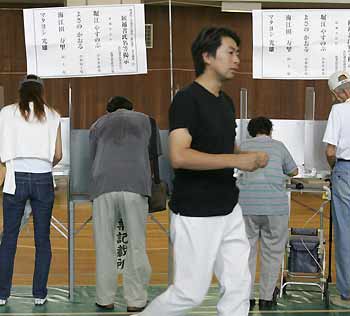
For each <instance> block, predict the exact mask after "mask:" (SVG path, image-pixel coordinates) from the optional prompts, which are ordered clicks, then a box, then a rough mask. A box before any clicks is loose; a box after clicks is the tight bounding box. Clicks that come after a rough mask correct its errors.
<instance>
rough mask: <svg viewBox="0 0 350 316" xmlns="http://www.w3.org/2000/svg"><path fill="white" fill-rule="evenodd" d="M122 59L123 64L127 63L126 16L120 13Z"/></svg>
mask: <svg viewBox="0 0 350 316" xmlns="http://www.w3.org/2000/svg"><path fill="white" fill-rule="evenodd" d="M121 20H122V59H123V63H124V65H128V64H129V62H130V61H129V41H128V33H129V31H128V29H129V28H128V17H127V16H126V15H122V17H121Z"/></svg>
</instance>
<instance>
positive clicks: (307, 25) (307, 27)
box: [304, 14, 310, 76]
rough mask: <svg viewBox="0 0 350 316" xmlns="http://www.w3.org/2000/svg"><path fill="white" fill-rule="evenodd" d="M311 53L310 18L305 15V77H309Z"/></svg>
mask: <svg viewBox="0 0 350 316" xmlns="http://www.w3.org/2000/svg"><path fill="white" fill-rule="evenodd" d="M309 53H310V18H309V15H308V14H305V15H304V75H305V76H308V75H309Z"/></svg>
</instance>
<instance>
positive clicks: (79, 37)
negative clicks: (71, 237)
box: [76, 11, 85, 74]
mask: <svg viewBox="0 0 350 316" xmlns="http://www.w3.org/2000/svg"><path fill="white" fill-rule="evenodd" d="M76 44H77V48H78V50H79V53H78V54H79V73H80V74H84V73H85V64H84V55H83V53H82V50H83V49H84V33H83V24H82V18H81V12H80V11H77V12H76Z"/></svg>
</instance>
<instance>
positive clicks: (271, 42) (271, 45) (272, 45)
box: [268, 15, 275, 53]
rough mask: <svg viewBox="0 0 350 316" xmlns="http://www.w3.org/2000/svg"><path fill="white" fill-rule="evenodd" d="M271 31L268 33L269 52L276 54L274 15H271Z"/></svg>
mask: <svg viewBox="0 0 350 316" xmlns="http://www.w3.org/2000/svg"><path fill="white" fill-rule="evenodd" d="M268 18H269V22H268V23H269V31H268V36H269V48H268V50H269V52H270V53H274V52H275V41H274V38H273V37H274V15H269V16H268Z"/></svg>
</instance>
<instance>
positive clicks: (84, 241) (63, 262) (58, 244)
mask: <svg viewBox="0 0 350 316" xmlns="http://www.w3.org/2000/svg"><path fill="white" fill-rule="evenodd" d="M66 192H67V179H66V178H65V177H58V178H57V188H56V200H55V206H54V211H53V216H54V217H55V218H56V219H58V220H59V221H60V222H61V223H63V225H65V226H66V227H67V218H68V217H67V202H66V201H67V196H66ZM0 203H1V204H0V205H1V206H0V208H1V210H0V225H1V226H2V200H1V197H0ZM321 203H322V200H321V195H320V194H311V193H303V194H301V193H292V212H291V220H290V226H291V227H304V226H305V223H307V224H306V226H305V227H319V215H318V214H317V213H316V211H317V209H318V208H319V206H320V204H321ZM90 216H91V205H90V204H89V203H85V204H77V206H76V215H75V219H76V225H75V228H76V229H78V228H80V227H81V225H82V224H83V223H84V222H85V221H86V219H88V218H89V217H90ZM155 216H156V218H157V219H158V221H159V222H160V223H161V224H162V225H164V226H165V227H166V228H168V212H167V211H164V212H159V213H156V214H155ZM312 216H314V217H313V218H312ZM324 219H325V238H326V240H327V254H328V245H329V243H328V240H329V238H328V227H329V226H328V223H329V206H327V207H326V208H325V218H324ZM51 243H52V250H53V258H52V265H51V272H50V277H49V286H50V288H51V289H50V297H51V296H52V292H55V291H56V292H57V293H58V294H57V297H60V296H61V300H60V299H58V301H61V302H65V303H64V304H68V305H67V306H66V307H67V309H65V307H64V308H63V310H61V309H58V310H57V311H55V308H54V307H52V308H53V310H52V312H51V311H49V310H45V311H44V310H41V312H40V310H33V311H32V310H31V311H30V313H28V314H26V313H23V309H22V312H20V311H16V308H14V307H13V306H15V305H14V304H15V302H16V303H18V302H19V300H17V301H16V293H17V292H19V293H21V291H22V292H23V291H24V292H25V293H27V294H26V295H27V296H28V295H29V294H30V292H31V291H30V287H28V286H30V285H31V283H32V274H33V269H34V243H33V227H32V221H31V220H30V221H29V224H28V225H27V226H26V227H25V229H24V230H23V231H22V232H21V235H20V238H19V240H18V247H17V255H16V263H15V274H14V280H13V285H14V288H15V290H14V293H15V296H14V299H13V303H12V305H11V304H10V303H9V306H10V307H12V310H11V308H10V307H9V306H8V307H7V310H4V308H2V309H0V315H3V314H7V315H32V314H31V313H32V312H33V313H35V314H37V313H39V314H40V313H41V315H49V314H50V315H97V314H99V313H100V311H96V309H95V308H94V307H92V310H91V308H90V309H89V312H88V311H85V312H82V311H79V310H78V309H74V308H73V307H71V309H70V307H68V306H69V302H68V300H67V298H66V289H67V284H68V272H67V271H68V264H67V262H68V248H67V240H66V239H65V238H64V237H62V236H61V235H60V233H59V232H57V231H56V230H55V229H54V228H53V227H52V229H51ZM75 246H76V249H75V258H76V266H75V276H76V285H77V286H79V288H78V296H79V297H83V296H84V295H85V296H86V297H90V295H93V296H94V294H93V293H92V292H94V287H93V286H94V284H95V253H94V243H93V236H92V223H91V222H89V223H88V224H87V225H86V226H85V227H84V228H83V229H82V230H81V231H80V232H79V234H78V235H77V236H76V240H75ZM147 250H148V254H149V257H150V262H151V265H152V269H153V273H152V279H151V285H152V287H151V290H150V291H151V294H150V296H151V297H153V296H154V295H156V294H158V293H159V292H161V291H163V290H164V289H165V288H166V284H167V280H168V275H167V270H168V268H167V267H168V240H167V236H166V234H165V233H164V232H163V231H162V230H161V228H160V227H159V226H158V225H157V224H156V223H154V222H153V221H152V220H151V219H150V218H149V220H148V223H147ZM332 259H333V264H332V279H333V281H334V280H335V265H334V247H333V253H332ZM326 271H328V260H327V267H326ZM258 281H259V272H258V273H257V278H256V282H258ZM22 286H26V287H24V288H23V287H22ZM332 291H333V292H334V287H333V288H332ZM216 292H217V287H216V282H215V279H214V280H213V288H212V289H211V290H210V292H209V295H208V297H209V299H207V300H206V303H205V304H204V305H203V306H202V307H201V308H199V309H196V310H195V311H194V312H193V315H195V314H196V315H214V314H216V312H215V308H214V307H215V302H216V301H217V296H218V293H216ZM306 293H307V292H306ZM334 293H335V292H334ZM26 295H24V296H23V295H22V294H19V298H20V300H21V301H24V302H26V300H29V297H28V298H27V299H26V298H25V297H26ZM293 295H295V294H293ZM29 296H30V295H29ZM23 297H24V299H23ZM213 298H214V300H213ZM305 299H306V300H307V299H308V295H306V296H305V295H301V296H300V297H299V298H298V295H297V296H295V299H294V301H295V302H294V303H295V304H297V303H298V302H299V303H302V304H301V305H299V307H291V306H290V304H288V303H286V302H284V301H282V303H279V306H278V309H277V310H274V311H270V312H260V311H258V310H253V311H251V314H264V315H280V314H288V315H294V314H295V315H297V314H298V315H300V314H312V315H338V314H342V315H346V314H347V313H348V315H350V311H348V310H344V309H334V308H333V310H328V309H325V308H324V306H323V305H322V302H320V301H319V298H314V300H315V302H316V303H313V304H311V305H310V306H311V309H310V308H306V307H305V304H304V303H305ZM79 300H80V299H79ZM83 300H84V299H83ZM58 301H57V302H58ZM87 301H88V304H91V302H93V300H91V297H90V299H89V300H87ZM311 301H312V299H311ZM64 304H63V306H64ZM315 304H316V305H315ZM17 305H18V304H16V306H17ZM53 305H54V304H53ZM53 305H52V306H53ZM297 305H298V304H297ZM18 306H19V305H18ZM30 306H32V305H31V303H30ZM50 306H51V303H50ZM122 307H123V303H121V310H120V311H118V310H116V311H115V312H111V313H108V314H114V315H124V314H125V313H124V314H123V311H122V310H123V308H122ZM313 307H315V309H313ZM8 308H10V310H8ZM74 310H76V311H75V312H74ZM124 310H125V309H124ZM104 314H106V313H104ZM191 315H192V313H191Z"/></svg>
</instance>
